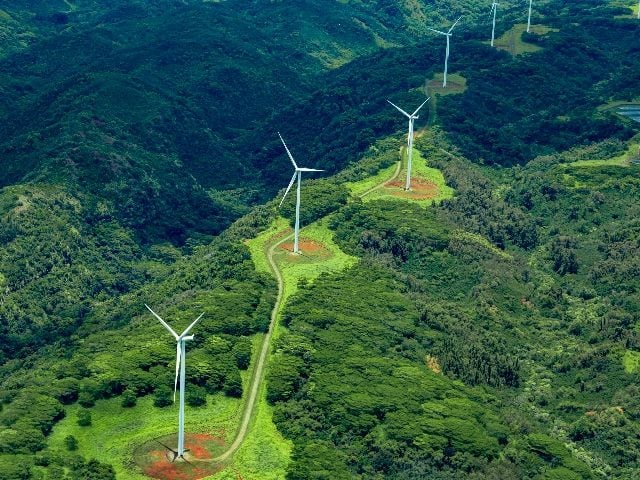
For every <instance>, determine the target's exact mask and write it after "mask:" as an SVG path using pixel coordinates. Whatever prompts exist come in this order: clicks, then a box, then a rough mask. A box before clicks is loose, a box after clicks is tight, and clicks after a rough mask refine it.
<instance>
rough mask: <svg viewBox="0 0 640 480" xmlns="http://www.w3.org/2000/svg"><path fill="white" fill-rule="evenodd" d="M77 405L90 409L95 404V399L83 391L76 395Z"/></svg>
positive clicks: (91, 394) (89, 393)
mask: <svg viewBox="0 0 640 480" xmlns="http://www.w3.org/2000/svg"><path fill="white" fill-rule="evenodd" d="M78 403H79V404H80V405H81V406H83V407H85V408H91V407H93V406H94V405H95V404H96V399H95V398H94V395H93V393H91V392H87V391H83V392H80V394H79V395H78Z"/></svg>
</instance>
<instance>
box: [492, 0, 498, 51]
mask: <svg viewBox="0 0 640 480" xmlns="http://www.w3.org/2000/svg"><path fill="white" fill-rule="evenodd" d="M498 5H499V4H498V2H496V0H493V3H492V4H491V12H492V13H493V28H492V29H491V46H492V47H493V40H494V38H496V13H497V12H498Z"/></svg>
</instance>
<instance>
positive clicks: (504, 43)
mask: <svg viewBox="0 0 640 480" xmlns="http://www.w3.org/2000/svg"><path fill="white" fill-rule="evenodd" d="M526 31H527V24H526V23H516V24H515V25H514V26H513V27H512V28H511V29H510V30H507V31H506V32H505V33H504V34H503V35H502V36H500V37H499V38H496V39H495V42H494V45H495V46H496V48H499V49H500V50H505V51H507V52H509V53H510V54H511V55H513V56H516V55H522V54H523V53H534V52H537V51H540V50H542V49H541V48H540V47H539V46H537V45H534V44H533V43H528V42H525V41H524V40H522V34H523V33H525V32H526ZM558 31H559V30H558V29H556V28H551V27H547V26H546V25H531V33H535V34H536V35H546V34H547V33H549V32H558ZM487 43H489V42H487Z"/></svg>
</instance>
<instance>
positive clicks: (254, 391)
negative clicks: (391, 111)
mask: <svg viewBox="0 0 640 480" xmlns="http://www.w3.org/2000/svg"><path fill="white" fill-rule="evenodd" d="M404 148H406V147H403V149H404ZM400 158H401V159H402V150H401V153H400ZM401 169H402V160H400V161H399V162H398V164H397V166H396V169H395V171H394V172H393V175H392V176H391V178H389V179H387V180H384V181H383V182H381V183H379V184H378V185H376V186H374V187H372V188H370V189H369V190H367V191H366V192H364V193H361V194H360V195H359V197H360V198H362V197H365V196H366V195H369V194H370V193H371V192H373V191H375V190H377V189H379V188H381V187H382V186H383V185H384V184H385V183H387V182H390V181H393V180H395V179H396V178H397V177H398V175H399V174H400V171H401ZM292 237H293V234H291V235H287V236H285V237H284V238H282V239H280V240H278V241H277V242H275V243H274V244H273V245H271V247H269V250H268V251H267V260H268V261H269V266H270V267H271V270H272V271H273V274H274V275H275V277H276V281H277V282H278V296H277V297H276V303H275V305H274V306H273V310H271V321H270V322H269V330H268V331H267V333H266V334H265V336H264V339H263V340H262V346H261V347H260V356H259V357H258V361H257V362H256V365H255V367H254V369H253V375H252V377H251V388H250V390H249V396H248V397H247V402H246V404H245V407H244V412H243V413H242V420H241V421H240V428H239V429H238V431H237V433H236V437H235V439H234V440H233V442H232V443H231V445H230V446H229V448H228V449H227V451H226V452H224V453H223V454H221V455H219V456H217V457H215V458H212V459H211V460H209V461H210V462H215V463H218V462H224V461H225V460H228V459H229V457H231V455H233V454H234V453H235V451H236V450H238V448H239V447H240V445H242V442H243V441H244V439H245V437H246V436H247V433H248V431H249V424H250V423H251V419H252V418H253V416H254V412H255V408H256V400H257V398H258V392H259V391H260V386H261V385H262V379H263V376H264V368H265V366H266V363H267V355H268V353H269V348H270V347H271V335H272V334H273V330H274V329H275V326H276V322H277V320H278V313H279V312H280V308H281V307H282V305H281V304H282V295H283V292H284V280H283V278H282V273H280V270H279V269H278V265H277V264H276V261H275V260H274V258H273V255H274V253H275V250H276V248H278V247H279V246H280V245H281V244H282V243H284V242H286V241H287V240H290V239H291V238H292Z"/></svg>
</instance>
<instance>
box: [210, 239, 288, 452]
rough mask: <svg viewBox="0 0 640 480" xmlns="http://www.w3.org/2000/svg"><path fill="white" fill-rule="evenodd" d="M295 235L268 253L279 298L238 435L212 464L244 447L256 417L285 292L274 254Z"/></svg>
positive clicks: (255, 369)
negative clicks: (268, 357) (274, 331)
mask: <svg viewBox="0 0 640 480" xmlns="http://www.w3.org/2000/svg"><path fill="white" fill-rule="evenodd" d="M292 237H293V234H291V235H287V236H285V237H284V238H282V239H280V240H278V241H277V242H276V243H274V244H273V245H271V247H269V250H268V251H267V260H268V261H269V266H270V267H271V270H272V271H273V274H274V275H275V277H276V281H277V282H278V296H277V297H276V303H275V304H274V306H273V310H271V321H270V322H269V330H268V331H267V333H265V335H264V339H263V340H262V346H261V347H260V356H259V357H258V361H257V362H256V365H255V367H254V369H253V375H252V377H251V389H250V391H249V397H248V398H247V402H246V404H245V407H244V412H243V413H242V420H241V422H240V428H239V429H238V432H237V433H236V438H235V439H234V440H233V443H232V444H231V445H230V446H229V448H228V450H227V451H226V452H224V453H223V454H222V455H219V456H217V457H216V458H213V459H212V460H211V461H212V462H223V461H225V460H227V459H228V458H229V457H230V456H231V455H233V453H234V452H235V451H236V450H237V449H238V448H239V447H240V445H242V442H243V441H244V439H245V437H246V436H247V433H248V431H249V424H250V423H251V419H252V418H253V416H254V412H255V406H256V399H257V398H258V392H259V391H260V386H261V385H262V377H263V375H264V367H265V365H266V363H267V354H268V353H269V347H271V336H272V335H273V330H274V329H275V326H276V322H277V321H278V313H279V312H280V308H281V306H282V305H281V304H282V294H283V292H284V279H283V278H282V273H281V272H280V270H279V269H278V265H277V264H276V261H275V260H274V258H273V254H274V252H275V250H276V248H277V247H278V246H280V245H281V244H282V243H284V242H286V241H287V240H289V239H291V238H292Z"/></svg>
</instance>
